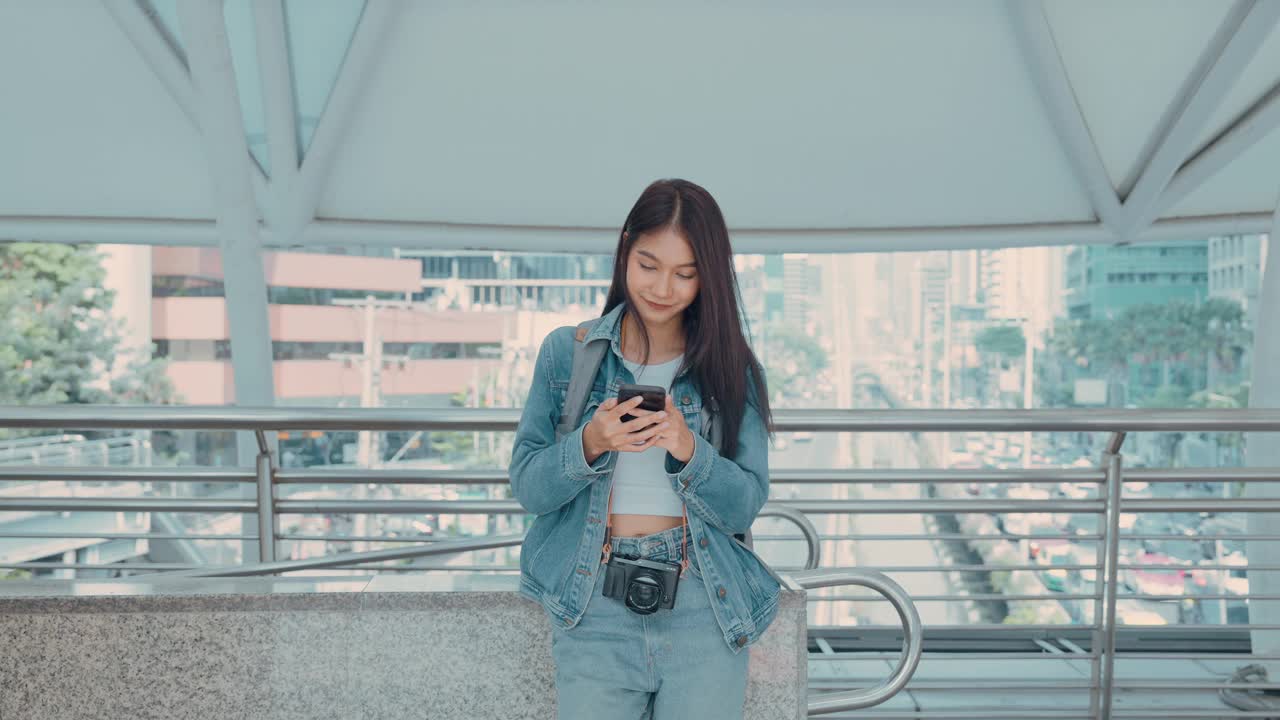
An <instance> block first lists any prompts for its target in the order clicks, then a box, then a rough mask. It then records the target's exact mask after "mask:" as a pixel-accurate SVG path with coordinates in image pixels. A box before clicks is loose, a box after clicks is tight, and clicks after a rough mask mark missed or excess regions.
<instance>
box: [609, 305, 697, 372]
mask: <svg viewBox="0 0 1280 720" xmlns="http://www.w3.org/2000/svg"><path fill="white" fill-rule="evenodd" d="M646 329H647V330H648V331H649V359H650V362H653V361H654V359H657V360H660V361H661V360H666V359H670V358H673V357H675V356H677V355H679V354H681V353H683V352H684V323H683V322H682V319H681V317H680V316H679V315H677V316H675V317H674V318H672V319H671V320H670V321H669V322H666V323H663V324H662V325H658V326H652V325H650V326H648V327H647V328H646ZM641 335H642V333H641V332H640V323H639V322H637V321H636V319H635V317H634V316H633V315H632V314H631V313H627V314H626V315H624V316H623V318H622V354H623V356H625V357H627V358H628V359H631V360H634V361H636V362H639V359H640V358H643V357H644V350H645V348H644V338H643V337H642V336H641Z"/></svg>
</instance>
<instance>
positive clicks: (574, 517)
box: [510, 304, 781, 653]
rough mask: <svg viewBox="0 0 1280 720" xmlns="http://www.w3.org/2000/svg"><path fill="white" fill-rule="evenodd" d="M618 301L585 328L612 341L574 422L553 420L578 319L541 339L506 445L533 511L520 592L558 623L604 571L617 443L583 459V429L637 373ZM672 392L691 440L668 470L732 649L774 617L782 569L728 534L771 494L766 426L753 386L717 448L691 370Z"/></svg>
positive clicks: (514, 485)
mask: <svg viewBox="0 0 1280 720" xmlns="http://www.w3.org/2000/svg"><path fill="white" fill-rule="evenodd" d="M622 310H623V305H621V304H620V305H618V306H617V307H616V308H614V309H613V310H612V311H611V312H610V313H609V314H607V315H605V316H604V317H603V318H601V319H600V321H599V322H598V323H596V325H595V327H594V328H593V329H592V330H591V332H590V334H588V335H587V337H586V341H587V342H590V341H591V340H593V339H595V338H600V337H607V338H609V343H610V347H611V349H612V351H611V352H606V353H605V356H604V360H603V362H602V363H601V365H600V371H599V372H598V373H597V375H596V378H595V382H594V384H593V386H592V389H591V394H590V397H589V399H588V402H587V406H586V409H585V411H584V412H583V414H582V419H581V420H580V421H579V423H578V427H577V429H575V430H574V431H573V432H571V433H568V434H566V435H565V436H564V437H563V438H562V439H561V440H559V441H557V440H556V432H555V431H556V424H557V422H558V421H559V419H560V411H561V406H562V405H563V404H564V398H565V393H566V392H567V390H568V388H569V375H570V372H571V370H572V368H573V347H574V342H575V339H574V335H575V332H576V328H574V327H572V326H569V327H562V328H558V329H556V330H555V331H553V332H552V333H551V334H550V335H548V336H547V338H546V339H545V340H544V341H543V343H542V348H541V350H539V352H538V360H537V364H536V365H535V367H534V371H533V372H534V375H533V383H532V387H531V389H530V391H529V399H528V400H527V401H526V403H525V407H524V411H523V413H522V414H521V416H520V425H519V427H517V429H516V438H515V448H514V450H513V451H512V454H511V467H510V479H511V489H512V492H513V493H514V494H515V497H516V499H517V500H518V501H519V503H520V505H521V506H522V507H524V509H525V510H527V511H529V512H530V513H533V514H534V515H536V516H537V517H536V518H534V521H533V525H532V526H531V527H530V528H529V531H528V533H526V535H525V538H524V544H523V545H522V547H521V551H520V594H521V595H523V596H525V597H527V598H529V599H531V600H533V601H535V602H537V603H539V604H541V605H542V607H543V608H544V609H545V610H546V611H547V613H548V615H549V616H550V617H551V620H552V622H555V623H558V624H559V625H560V626H561V627H564V628H572V627H574V626H575V625H577V624H578V622H579V621H580V620H581V619H582V615H583V613H584V612H585V611H586V605H587V600H588V599H589V598H590V597H591V592H592V589H593V587H594V582H595V573H597V572H603V571H604V567H603V565H602V563H601V549H602V547H603V545H604V533H605V514H606V513H607V512H608V510H607V507H606V505H607V503H608V500H609V493H610V491H611V490H612V488H613V466H614V461H615V459H616V455H617V453H615V452H607V453H604V454H602V455H601V456H600V457H599V458H597V459H596V461H595V462H593V463H590V464H588V463H587V461H586V458H585V456H584V454H583V450H582V430H583V427H584V426H585V425H586V424H587V422H588V421H590V419H591V417H592V416H593V415H594V414H595V411H596V408H598V407H599V406H600V404H601V403H603V402H604V401H605V400H606V399H608V398H610V397H616V396H617V393H618V387H619V385H621V384H622V383H630V382H635V378H634V377H632V374H631V371H630V370H628V369H627V368H626V367H625V366H624V365H623V364H622V350H621V346H620V343H619V335H620V332H621V318H622ZM749 387H750V385H749ZM671 397H672V400H673V401H674V403H675V405H676V407H677V408H679V409H680V411H681V413H682V414H683V415H684V420H685V422H686V423H687V424H688V426H689V429H690V430H691V431H693V434H694V443H695V446H694V452H693V456H692V457H691V458H690V459H689V462H688V463H681V462H679V461H678V460H676V459H675V458H673V457H672V456H671V455H670V454H668V455H667V460H666V471H667V478H668V480H670V482H671V487H672V489H673V490H674V491H675V492H676V494H677V495H679V497H680V498H681V500H682V501H683V502H684V503H685V506H686V507H687V509H688V515H689V547H690V549H691V550H692V551H693V553H694V554H695V556H696V560H697V564H698V568H699V570H700V572H701V574H702V579H703V584H704V585H705V586H706V588H707V593H708V595H709V596H710V600H711V608H712V610H713V611H714V613H715V616H716V620H717V622H718V623H719V625H720V630H721V632H722V633H723V635H724V639H725V642H726V643H727V644H728V645H729V648H730V649H731V650H733V651H734V652H735V653H737V652H739V651H741V650H742V648H744V647H746V646H748V645H750V644H751V643H753V642H755V641H756V640H757V639H759V637H760V635H761V634H762V633H763V632H764V631H765V629H766V628H767V627H768V626H769V623H771V622H772V621H773V618H774V616H775V615H776V614H777V611H778V595H779V592H780V590H781V581H780V578H779V577H778V576H777V575H776V574H775V573H774V572H773V571H772V570H771V569H770V568H769V567H768V565H766V564H765V563H764V562H763V561H762V560H761V559H760V558H759V557H758V556H757V555H756V554H755V553H754V552H752V551H751V550H750V549H749V548H747V547H746V546H745V545H743V544H742V543H740V542H739V541H738V540H737V539H736V538H734V537H733V534H734V533H744V532H746V531H747V530H748V529H749V528H750V527H751V523H752V521H753V520H755V517H756V514H757V513H758V512H760V508H761V507H762V506H763V505H764V503H765V500H766V499H768V496H769V444H768V431H767V429H766V427H765V425H764V422H763V420H762V419H761V417H760V414H759V413H758V412H757V411H756V407H755V406H754V405H753V403H754V402H755V393H754V391H752V390H749V391H748V401H747V403H746V406H745V410H744V416H743V418H742V424H741V427H740V429H739V431H738V450H737V454H736V455H735V456H734V457H733V458H726V457H722V456H721V455H720V454H719V453H717V452H716V450H715V448H714V447H712V445H711V443H710V442H709V441H708V440H707V439H706V438H705V437H704V435H705V433H706V428H703V427H701V424H702V419H701V409H702V398H701V396H700V394H699V392H698V388H697V387H696V383H695V381H694V378H693V377H692V376H691V375H690V374H689V373H687V372H682V373H681V374H680V375H678V376H677V377H676V378H675V381H674V383H673V385H672V388H671Z"/></svg>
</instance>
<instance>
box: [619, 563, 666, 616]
mask: <svg viewBox="0 0 1280 720" xmlns="http://www.w3.org/2000/svg"><path fill="white" fill-rule="evenodd" d="M661 602H662V583H660V582H658V579H657V578H655V577H654V576H653V574H652V573H651V572H645V571H640V572H638V573H636V574H634V575H632V577H631V582H630V583H628V584H627V607H628V608H630V609H631V610H632V611H633V612H637V613H639V614H641V615H648V614H650V613H652V612H654V611H655V610H657V609H658V605H660V604H661Z"/></svg>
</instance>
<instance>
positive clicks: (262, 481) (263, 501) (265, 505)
mask: <svg viewBox="0 0 1280 720" xmlns="http://www.w3.org/2000/svg"><path fill="white" fill-rule="evenodd" d="M254 435H255V436H257V438H258V561H259V562H264V563H265V562H275V559H276V498H275V482H274V470H273V469H272V467H271V447H270V446H269V445H267V437H266V435H264V434H263V431H261V430H258V431H255V432H254Z"/></svg>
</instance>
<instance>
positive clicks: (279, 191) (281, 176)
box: [253, 0, 299, 227]
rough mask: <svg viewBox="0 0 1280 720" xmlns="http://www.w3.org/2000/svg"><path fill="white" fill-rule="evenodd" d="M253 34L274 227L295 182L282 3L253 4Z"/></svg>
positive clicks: (294, 127)
mask: <svg viewBox="0 0 1280 720" xmlns="http://www.w3.org/2000/svg"><path fill="white" fill-rule="evenodd" d="M253 34H254V37H255V39H256V41H257V49H258V70H259V73H258V74H259V77H261V79H262V107H263V109H264V112H265V114H266V130H267V152H268V153H270V157H271V179H270V184H269V186H268V193H269V197H270V200H269V202H268V204H267V205H266V206H265V208H264V210H265V212H264V215H266V216H267V224H268V225H271V226H272V227H277V226H278V225H279V224H280V223H279V222H277V221H276V219H277V218H278V217H279V215H280V212H281V211H282V208H284V207H286V206H287V203H288V201H289V198H291V197H292V196H293V191H294V187H295V185H296V184H297V182H298V153H299V150H298V125H297V122H296V121H295V117H296V114H295V110H294V105H293V74H292V72H291V69H290V64H289V38H288V34H287V32H286V30H285V20H284V0H255V2H254V3H253Z"/></svg>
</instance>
